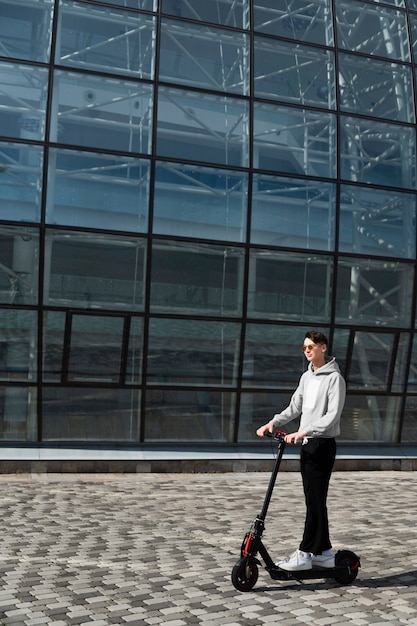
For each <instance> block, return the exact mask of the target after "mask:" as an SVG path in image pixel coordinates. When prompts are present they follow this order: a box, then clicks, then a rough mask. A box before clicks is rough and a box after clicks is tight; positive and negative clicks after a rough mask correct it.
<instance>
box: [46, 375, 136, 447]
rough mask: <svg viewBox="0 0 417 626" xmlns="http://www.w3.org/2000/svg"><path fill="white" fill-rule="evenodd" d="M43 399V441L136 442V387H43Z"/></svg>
mask: <svg viewBox="0 0 417 626" xmlns="http://www.w3.org/2000/svg"><path fill="white" fill-rule="evenodd" d="M42 399H43V420H42V429H43V430H42V439H43V440H44V441H85V442H88V441H91V442H112V441H115V442H137V441H138V433H139V422H140V391H139V390H135V389H115V388H106V387H103V386H102V387H99V388H95V387H91V386H88V387H83V388H77V387H67V388H66V387H45V388H44V389H43V398H42Z"/></svg>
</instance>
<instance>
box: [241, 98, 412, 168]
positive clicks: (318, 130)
mask: <svg viewBox="0 0 417 626" xmlns="http://www.w3.org/2000/svg"><path fill="white" fill-rule="evenodd" d="M406 130H409V129H406ZM253 142H254V165H255V167H256V168H259V169H267V170H273V171H274V172H277V171H282V172H288V173H289V174H307V175H308V176H326V177H333V178H334V177H335V174H336V158H335V155H336V116H335V115H332V114H330V113H329V114H326V113H322V112H318V111H317V112H316V111H307V110H305V109H293V108H289V107H277V106H274V105H272V104H261V103H259V102H255V103H254V138H253Z"/></svg>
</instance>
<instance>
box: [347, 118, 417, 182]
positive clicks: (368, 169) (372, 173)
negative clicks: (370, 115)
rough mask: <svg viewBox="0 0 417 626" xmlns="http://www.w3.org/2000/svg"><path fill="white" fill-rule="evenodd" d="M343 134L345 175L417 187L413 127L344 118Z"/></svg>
mask: <svg viewBox="0 0 417 626" xmlns="http://www.w3.org/2000/svg"><path fill="white" fill-rule="evenodd" d="M340 133H341V141H340V167H341V175H342V178H345V179H346V180H351V181H355V182H360V183H373V184H377V185H378V184H379V185H389V186H390V187H400V188H405V189H414V188H415V186H416V174H415V170H416V138H415V129H414V128H412V127H407V126H398V125H394V124H384V123H383V122H371V121H369V120H361V119H359V118H351V117H342V118H341V120H340Z"/></svg>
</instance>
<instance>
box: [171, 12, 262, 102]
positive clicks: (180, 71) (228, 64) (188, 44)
mask: <svg viewBox="0 0 417 626" xmlns="http://www.w3.org/2000/svg"><path fill="white" fill-rule="evenodd" d="M249 44H250V40H249V36H248V35H246V34H245V33H239V32H235V33H233V34H231V33H230V31H227V30H222V29H220V28H212V27H209V26H201V25H193V24H184V23H183V22H180V21H176V20H164V19H163V20H162V23H161V46H160V59H159V79H160V80H161V81H165V82H169V83H179V84H181V85H183V86H190V87H202V88H204V89H213V90H215V91H222V92H231V93H239V94H242V95H249V72H248V64H249Z"/></svg>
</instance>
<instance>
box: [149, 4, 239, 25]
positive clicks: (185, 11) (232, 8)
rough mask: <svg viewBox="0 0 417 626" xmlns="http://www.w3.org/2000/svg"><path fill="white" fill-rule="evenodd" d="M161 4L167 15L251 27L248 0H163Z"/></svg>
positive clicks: (163, 11)
mask: <svg viewBox="0 0 417 626" xmlns="http://www.w3.org/2000/svg"><path fill="white" fill-rule="evenodd" d="M161 6H162V9H161V10H162V13H166V14H167V15H175V17H182V18H189V19H192V20H199V21H202V22H212V23H214V24H221V25H222V26H231V27H234V28H249V7H248V0H204V2H202V1H201V0H200V2H178V0H161Z"/></svg>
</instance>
